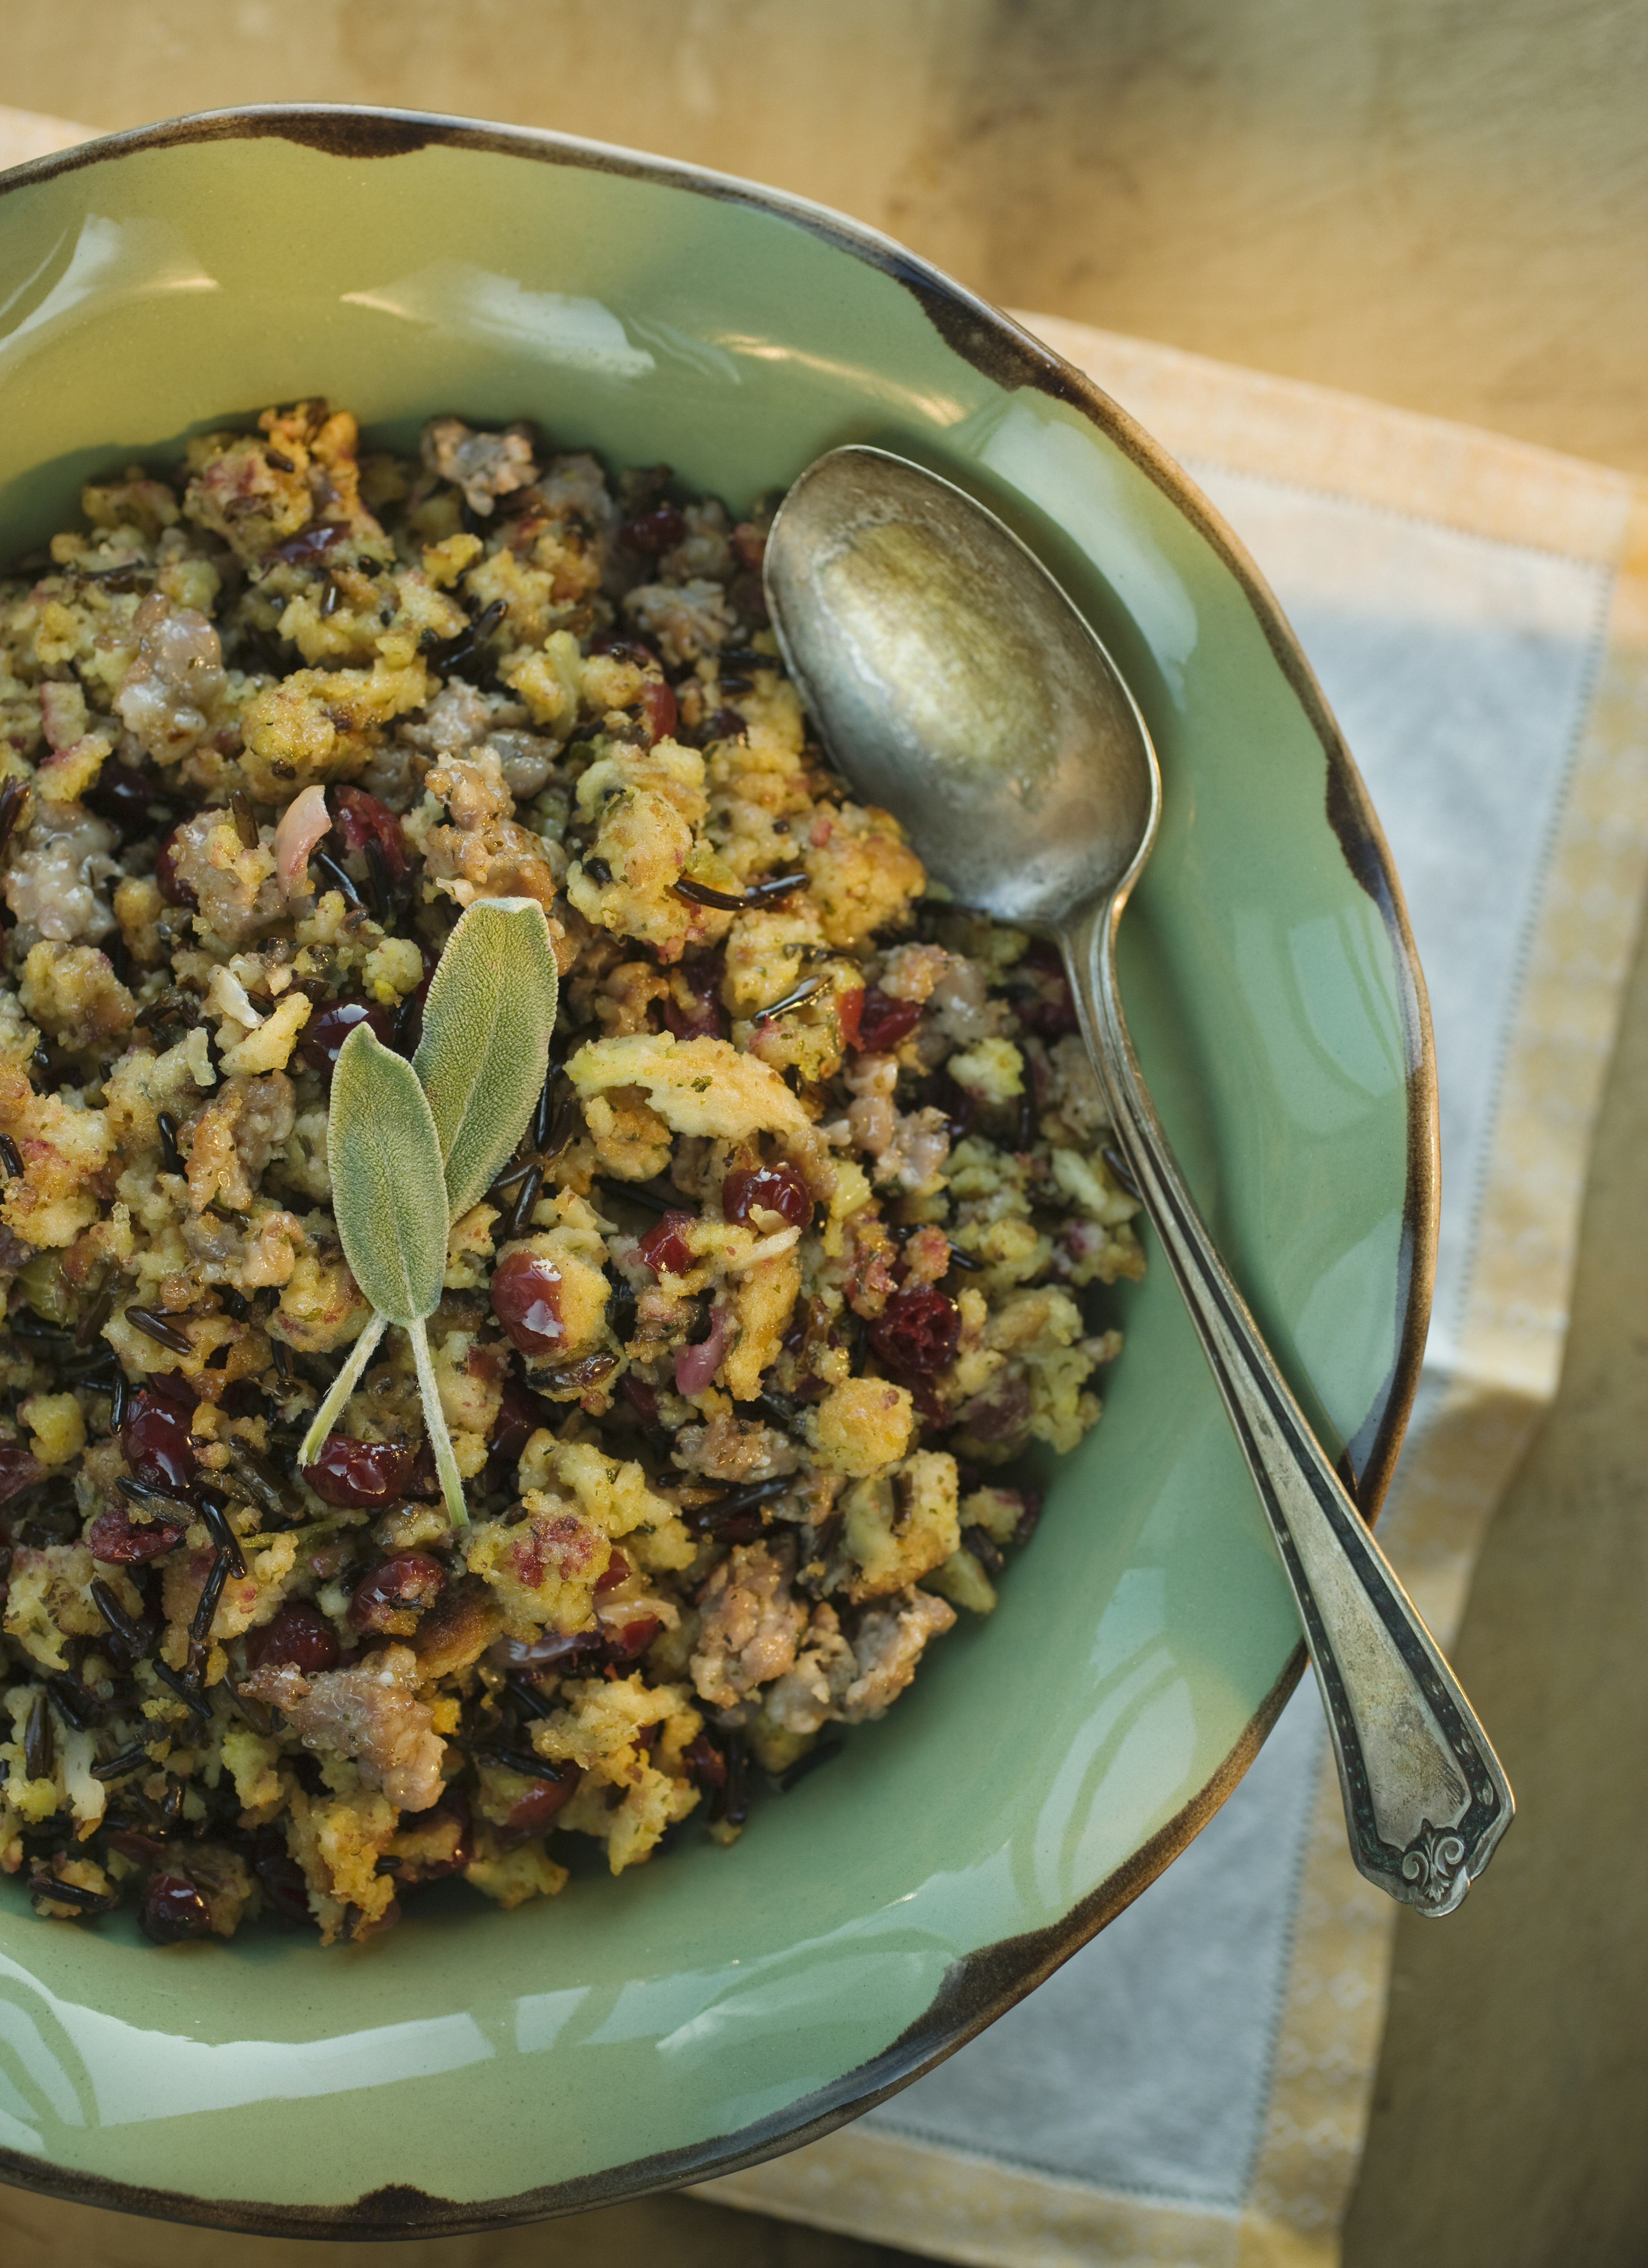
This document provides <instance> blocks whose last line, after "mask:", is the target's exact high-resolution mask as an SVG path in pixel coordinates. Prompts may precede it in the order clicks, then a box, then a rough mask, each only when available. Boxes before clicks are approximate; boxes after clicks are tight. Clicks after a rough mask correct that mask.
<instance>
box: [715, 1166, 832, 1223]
mask: <svg viewBox="0 0 1648 2268" xmlns="http://www.w3.org/2000/svg"><path fill="white" fill-rule="evenodd" d="M721 1210H722V1211H723V1213H724V1214H725V1216H726V1218H727V1219H728V1220H732V1221H747V1220H748V1219H749V1217H750V1215H751V1213H753V1212H754V1211H757V1210H759V1211H763V1212H776V1214H778V1216H779V1218H780V1219H783V1220H784V1221H786V1222H787V1223H788V1224H789V1226H791V1228H805V1227H806V1226H807V1224H808V1223H809V1222H810V1221H811V1219H812V1218H813V1200H812V1197H810V1196H809V1195H808V1193H807V1185H806V1182H804V1181H803V1180H802V1178H801V1176H800V1175H799V1174H798V1172H797V1171H796V1169H795V1167H793V1166H734V1167H733V1168H732V1172H731V1173H730V1174H729V1175H727V1177H726V1179H725V1181H724V1182H722V1184H721Z"/></svg>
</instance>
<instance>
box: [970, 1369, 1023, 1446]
mask: <svg viewBox="0 0 1648 2268" xmlns="http://www.w3.org/2000/svg"><path fill="white" fill-rule="evenodd" d="M961 1422H962V1424H963V1425H965V1427H966V1429H967V1432H969V1433H971V1434H972V1435H973V1437H974V1438H975V1440H980V1441H1010V1440H1014V1439H1016V1438H1017V1436H1018V1435H1019V1434H1020V1433H1022V1432H1025V1431H1026V1429H1027V1428H1028V1426H1029V1423H1030V1388H1029V1387H1028V1386H1027V1385H1026V1382H1025V1381H1024V1380H1023V1379H1022V1378H1019V1377H1017V1376H1016V1375H1015V1374H1014V1373H1012V1371H1007V1372H1004V1373H1002V1374H1001V1375H1000V1376H999V1377H998V1378H996V1379H994V1380H992V1381H991V1382H990V1385H989V1386H988V1387H986V1388H985V1389H984V1391H983V1393H982V1394H979V1395H975V1396H974V1398H973V1400H972V1401H971V1402H969V1403H967V1407H966V1409H965V1410H963V1411H962V1412H961Z"/></svg>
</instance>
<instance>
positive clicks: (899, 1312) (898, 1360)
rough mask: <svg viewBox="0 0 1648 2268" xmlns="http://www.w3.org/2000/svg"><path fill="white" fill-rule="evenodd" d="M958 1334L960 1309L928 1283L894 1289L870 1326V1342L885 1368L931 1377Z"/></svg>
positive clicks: (949, 1356) (908, 1375)
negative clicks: (899, 1290)
mask: <svg viewBox="0 0 1648 2268" xmlns="http://www.w3.org/2000/svg"><path fill="white" fill-rule="evenodd" d="M960 1336H961V1310H960V1307H957V1305H956V1303H955V1301H954V1300H946V1299H945V1295H944V1293H943V1292H935V1291H934V1289H933V1288H932V1286H931V1284H912V1285H910V1286H909V1288H908V1289H907V1290H905V1291H902V1292H894V1294H893V1297H892V1298H891V1299H890V1300H888V1301H887V1306H886V1307H884V1308H883V1309H882V1311H881V1313H880V1314H879V1315H878V1316H877V1318H876V1320H875V1322H872V1324H871V1326H870V1344H871V1345H872V1347H874V1349H875V1351H876V1352H877V1353H878V1354H879V1356H880V1358H881V1359H882V1361H883V1362H884V1363H886V1365H887V1368H888V1369H889V1370H894V1371H897V1372H898V1373H900V1374H901V1376H903V1377H905V1378H931V1376H932V1375H933V1373H935V1372H936V1371H940V1370H944V1369H945V1368H946V1367H947V1366H948V1365H949V1363H950V1362H951V1360H952V1359H953V1357H954V1354H955V1351H956V1342H957V1341H958V1339H960Z"/></svg>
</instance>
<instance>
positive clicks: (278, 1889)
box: [252, 1827, 312, 1929]
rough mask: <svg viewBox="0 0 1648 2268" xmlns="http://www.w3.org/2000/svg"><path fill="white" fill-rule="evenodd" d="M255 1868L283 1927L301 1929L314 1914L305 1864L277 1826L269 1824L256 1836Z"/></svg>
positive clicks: (253, 1861)
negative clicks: (297, 1857)
mask: <svg viewBox="0 0 1648 2268" xmlns="http://www.w3.org/2000/svg"><path fill="white" fill-rule="evenodd" d="M252 1871H253V1873H254V1874H255V1875H256V1876H257V1878H258V1881H259V1883H260V1885H261V1889H262V1891H263V1903H264V1904H265V1905H266V1906H267V1907H268V1908H269V1911H270V1912H271V1913H272V1914H273V1915H274V1917H275V1918H276V1921H277V1922H278V1923H279V1924H280V1926H281V1927H282V1928H283V1929H301V1928H302V1927H303V1926H304V1925H305V1923H306V1922H307V1921H309V1920H310V1919H311V1918H312V1917H311V1915H310V1911H309V1885H308V1884H307V1883H306V1882H305V1880H304V1872H303V1868H302V1867H300V1866H299V1865H298V1861H297V1860H296V1859H294V1858H293V1857H292V1856H291V1852H289V1851H288V1850H287V1848H286V1845H285V1842H284V1839H283V1837H282V1835H281V1833H280V1830H278V1828H272V1827H266V1828H264V1829H262V1830H261V1832H260V1833H259V1834H258V1835H257V1836H256V1837H254V1840H253V1845H252Z"/></svg>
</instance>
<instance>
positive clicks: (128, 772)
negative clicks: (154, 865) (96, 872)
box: [85, 756, 175, 903]
mask: <svg viewBox="0 0 1648 2268" xmlns="http://www.w3.org/2000/svg"><path fill="white" fill-rule="evenodd" d="M159 797H160V785H159V783H158V780H156V779H155V778H153V777H152V776H151V774H150V773H148V772H140V771H139V770H137V769H136V766H135V765H133V764H122V763H118V762H116V761H115V760H114V757H113V756H110V757H108V758H107V760H106V761H105V762H104V765H103V768H102V770H100V771H99V774H98V776H97V778H96V779H95V781H94V782H93V783H92V785H91V786H90V787H89V788H88V789H87V790H86V792H85V802H86V803H87V804H88V805H90V806H91V808H92V810H93V811H95V812H96V814H98V817H99V819H107V820H108V821H111V822H112V823H113V824H114V826H115V827H117V828H119V829H120V831H121V834H122V835H145V834H147V833H148V831H149V825H150V820H149V806H150V805H151V804H152V803H155V802H157V801H158V800H159ZM173 902H174V903H175V901H173Z"/></svg>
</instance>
